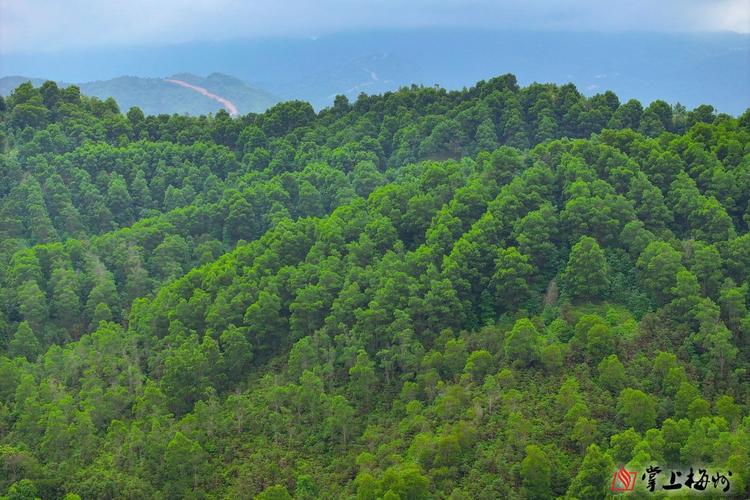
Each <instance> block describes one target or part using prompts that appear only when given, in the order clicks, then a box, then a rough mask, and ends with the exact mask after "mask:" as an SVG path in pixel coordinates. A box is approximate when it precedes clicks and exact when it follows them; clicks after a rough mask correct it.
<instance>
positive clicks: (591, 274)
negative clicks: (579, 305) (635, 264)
mask: <svg viewBox="0 0 750 500" xmlns="http://www.w3.org/2000/svg"><path fill="white" fill-rule="evenodd" d="M608 273H609V271H608V266H607V260H606V258H605V257H604V251H603V250H602V249H601V248H600V247H599V245H598V244H597V242H596V240H595V239H593V238H591V237H588V236H584V237H582V238H581V239H580V240H578V243H576V244H575V245H573V248H572V250H571V252H570V257H569V258H568V265H567V266H566V267H565V273H564V274H563V283H564V286H565V290H566V291H567V292H568V293H569V294H570V296H571V297H572V298H573V299H575V300H601V299H602V298H604V297H605V296H606V295H607V292H608V291H609V286H610V280H609V276H608Z"/></svg>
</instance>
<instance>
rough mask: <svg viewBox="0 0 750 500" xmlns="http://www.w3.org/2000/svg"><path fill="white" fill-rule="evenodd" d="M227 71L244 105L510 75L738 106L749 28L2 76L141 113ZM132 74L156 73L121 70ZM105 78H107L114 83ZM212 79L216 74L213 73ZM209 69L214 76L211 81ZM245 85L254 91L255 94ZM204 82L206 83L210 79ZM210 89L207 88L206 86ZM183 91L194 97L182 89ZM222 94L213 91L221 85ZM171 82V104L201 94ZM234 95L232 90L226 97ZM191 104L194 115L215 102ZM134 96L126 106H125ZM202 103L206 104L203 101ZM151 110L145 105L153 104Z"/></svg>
mask: <svg viewBox="0 0 750 500" xmlns="http://www.w3.org/2000/svg"><path fill="white" fill-rule="evenodd" d="M185 72H188V73H192V74H197V75H212V74H214V73H224V74H226V75H232V76H233V77H236V79H239V80H241V82H240V81H234V80H232V79H231V78H229V77H226V76H224V77H221V78H220V79H226V81H225V82H212V81H209V82H208V84H210V85H214V86H215V87H216V88H219V89H220V90H225V91H227V92H229V93H231V92H235V94H233V95H234V96H235V98H237V99H240V100H243V102H244V104H243V106H240V105H239V104H238V107H239V109H240V111H241V112H248V111H256V110H260V109H263V106H268V105H270V104H272V103H273V102H275V101H276V100H278V99H281V100H287V99H302V100H305V101H309V102H311V103H312V104H313V105H314V106H315V107H316V108H322V107H325V106H328V105H330V104H331V102H332V101H333V97H334V96H335V95H336V94H344V95H347V97H349V98H350V99H355V98H356V97H357V95H358V94H360V93H362V92H364V93H367V94H376V93H382V92H384V91H388V90H394V89H397V88H398V87H401V86H404V85H411V84H421V85H436V84H437V85H440V86H442V87H445V88H448V89H458V88H462V87H464V86H467V85H470V84H471V83H472V82H475V81H477V80H482V79H487V78H490V77H492V76H493V75H497V74H502V73H506V72H512V73H514V74H516V75H517V76H518V79H519V82H520V83H522V84H528V83H531V82H533V81H538V82H553V83H566V82H573V83H575V84H576V86H577V87H578V88H579V89H580V90H581V92H583V93H584V94H587V95H593V94H596V93H598V92H602V91H604V90H613V91H615V92H616V93H617V94H618V95H619V96H620V98H621V99H629V98H636V99H639V100H640V101H642V102H643V103H644V104H645V103H648V102H651V101H652V100H654V99H657V98H661V99H667V100H668V101H669V102H670V103H676V102H680V103H682V104H684V105H685V106H687V107H689V108H690V107H694V106H697V105H698V104H701V103H706V102H708V103H711V104H712V105H713V106H714V107H715V108H716V109H717V110H718V111H721V112H726V113H730V114H735V115H737V114H740V113H742V112H743V111H744V110H745V109H746V108H747V107H748V106H750V97H748V96H747V92H746V89H747V88H748V87H749V86H750V36H748V35H746V34H737V33H698V34H695V33H694V34H666V33H659V34H656V33H635V32H628V33H593V32H576V33H573V32H550V31H544V32H542V31H498V30H477V29H465V28H425V29H404V30H395V29H392V30H377V31H369V32H357V33H340V34H335V35H326V36H321V37H312V38H309V37H308V38H265V39H253V40H235V41H222V42H210V41H209V42H191V43H184V44H177V45H163V46H141V47H136V48H132V47H130V48H115V47H112V48H107V49H91V50H68V51H62V52H49V53H33V54H11V55H6V56H4V57H3V59H2V61H1V62H0V74H1V75H24V76H25V77H39V78H49V79H55V80H58V81H67V82H89V81H97V82H95V83H90V84H89V83H87V84H83V85H82V90H83V91H84V92H85V93H90V94H91V95H96V96H103V94H102V93H103V92H104V93H106V92H114V91H115V90H117V92H120V93H122V94H123V95H127V96H128V97H127V99H125V100H123V98H121V99H117V97H116V99H117V100H118V101H120V100H123V102H120V106H121V108H127V107H128V106H129V105H130V104H131V103H138V102H139V101H138V99H142V100H143V103H142V104H138V105H139V106H141V107H142V108H144V111H146V110H147V109H149V110H154V112H157V111H159V110H160V109H161V108H160V107H159V106H162V104H159V103H158V102H155V101H158V99H157V98H154V97H148V98H147V92H146V91H145V89H150V88H151V87H155V88H160V87H163V88H164V89H165V92H166V89H167V87H166V86H167V84H165V83H163V78H165V77H167V76H168V75H173V74H176V73H185ZM122 75H136V76H139V77H148V78H154V79H158V80H159V82H157V81H144V80H138V79H128V78H119V77H121V76H122ZM113 78H115V79H116V80H115V81H113V82H108V83H106V84H103V83H101V82H98V81H101V80H108V79H113ZM215 78H216V77H215ZM210 79H211V77H210V76H209V77H208V80H210ZM243 82H246V83H244V84H245V85H247V87H250V88H252V89H254V90H256V92H255V93H254V94H253V93H250V94H251V95H245V94H246V93H248V92H249V91H248V89H247V88H244V87H243ZM204 83H205V82H204ZM206 88H209V89H210V88H211V87H210V86H206ZM186 92H187V93H186ZM217 93H218V92H217ZM197 97H198V96H195V95H190V94H189V91H188V90H186V89H183V90H182V91H180V90H179V89H172V88H170V89H169V92H168V96H167V97H165V98H164V99H165V101H167V102H170V101H172V100H174V101H176V102H181V101H183V100H184V99H193V100H194V99H197ZM224 97H227V98H229V97H228V96H224ZM203 100H205V101H208V102H206V103H203V104H200V105H198V104H196V105H195V106H194V107H192V108H191V110H190V111H188V112H191V113H200V112H205V111H203V110H202V109H203V108H201V106H205V107H206V108H205V109H208V110H213V111H215V110H217V109H219V108H220V106H219V105H217V103H215V102H211V101H210V100H208V99H203ZM125 101H127V102H125ZM198 102H202V101H200V100H199V101H198ZM147 112H148V111H147Z"/></svg>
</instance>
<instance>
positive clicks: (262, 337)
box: [0, 75, 750, 500]
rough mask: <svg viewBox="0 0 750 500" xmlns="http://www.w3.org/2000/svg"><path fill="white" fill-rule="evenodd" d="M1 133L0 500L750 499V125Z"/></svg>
mask: <svg viewBox="0 0 750 500" xmlns="http://www.w3.org/2000/svg"><path fill="white" fill-rule="evenodd" d="M0 121H1V122H2V127H0V131H1V132H2V137H1V138H2V141H3V144H4V146H5V147H4V148H3V150H2V152H1V153H0V165H2V168H1V169H0V299H1V300H0V495H3V496H8V497H10V498H36V497H41V498H63V497H64V496H65V495H66V494H69V493H70V494H75V495H80V497H81V498H139V499H140V498H144V499H145V498H148V499H150V498H154V499H156V498H251V497H255V498H260V499H261V500H268V499H275V498H284V499H289V498H292V495H293V498H297V499H314V498H351V497H357V498H361V499H372V500H375V499H380V498H398V499H403V500H406V499H428V498H429V499H431V498H449V499H468V498H471V499H473V498H493V499H494V498H556V497H563V498H570V499H574V498H575V499H578V498H586V499H588V498H606V497H607V496H609V495H610V494H611V489H610V488H611V485H612V479H613V475H614V474H616V473H617V471H618V469H619V468H621V467H624V469H625V471H634V472H636V484H635V487H636V488H637V489H638V490H639V491H640V492H641V493H643V494H644V495H648V492H647V490H646V488H647V487H648V481H647V480H644V479H642V478H643V477H644V476H645V475H646V474H647V468H648V467H659V468H660V470H661V471H662V472H661V473H656V472H654V474H655V475H654V481H655V482H654V485H655V488H658V491H662V489H663V488H662V487H663V486H665V485H667V486H668V485H669V482H670V478H679V481H680V484H683V488H685V490H687V489H688V488H690V489H692V488H693V487H701V486H705V489H706V490H707V491H708V492H710V493H722V494H723V493H724V491H723V490H725V489H726V492H728V493H729V494H731V495H734V496H735V497H738V498H747V497H748V496H750V411H749V408H750V407H749V405H748V403H750V384H748V383H747V381H748V373H750V371H749V370H750V312H749V311H748V303H750V258H749V256H750V231H749V226H750V111H748V112H746V113H745V114H744V115H742V116H741V117H739V118H732V117H729V116H727V115H716V114H715V113H714V112H713V110H712V108H711V107H709V106H699V107H697V108H696V109H694V110H692V111H686V110H684V109H683V108H679V107H676V108H671V107H670V106H668V105H667V104H666V103H664V102H663V101H657V102H655V103H652V104H651V105H649V106H648V107H646V108H645V109H644V108H643V107H642V106H641V104H640V103H638V102H637V101H628V102H624V103H623V102H620V99H619V98H618V97H617V96H616V95H615V94H613V93H611V92H606V93H603V94H598V95H596V96H592V97H590V98H587V97H585V96H583V95H581V94H580V93H579V92H578V91H577V89H576V88H575V86H573V85H562V86H556V85H530V86H527V87H521V86H519V85H518V84H517V81H516V79H515V77H514V76H513V75H504V76H501V77H497V78H493V79H491V80H488V81H482V82H479V83H477V84H475V85H474V86H472V87H471V88H467V89H465V90H462V91H456V92H447V91H445V90H443V89H439V88H434V87H427V88H420V87H416V86H415V87H412V88H408V89H402V90H399V91H397V92H393V93H387V94H384V95H379V96H369V97H360V98H359V99H357V101H356V102H349V101H348V100H346V99H338V100H337V101H336V103H335V105H334V106H333V107H332V108H329V109H325V110H323V111H321V112H319V113H316V112H314V110H313V108H312V106H310V105H309V104H308V103H303V102H298V101H297V102H294V101H293V102H285V103H281V104H278V105H275V106H273V107H272V108H270V109H269V110H267V111H266V112H265V113H263V114H259V115H245V116H242V117H239V118H237V119H231V118H230V117H229V116H228V115H227V114H225V113H221V114H218V115H216V116H210V117H207V116H200V117H184V116H143V115H142V114H139V113H128V114H127V115H122V114H120V113H118V112H117V110H116V109H115V107H114V106H112V105H111V103H108V102H102V101H99V100H97V99H93V98H89V97H86V96H81V95H80V94H79V93H78V92H77V91H76V89H74V88H68V89H60V88H58V87H57V86H56V85H54V84H53V83H51V82H48V83H45V84H44V85H42V87H41V88H33V87H32V86H31V85H22V86H21V87H19V88H18V89H16V91H15V92H14V93H13V95H12V97H10V98H8V99H4V100H0ZM691 468H692V470H693V473H694V475H693V476H688V474H689V472H688V471H690V469H691ZM700 469H706V471H705V476H703V473H702V472H701V470H700ZM650 470H651V471H652V472H653V471H654V470H655V469H650ZM671 471H681V474H682V475H681V476H677V474H674V475H671V474H670V472H671ZM730 472H731V475H730ZM689 477H693V478H694V480H693V482H690V483H688V482H687V481H688V478H689ZM709 478H713V480H711V479H709Z"/></svg>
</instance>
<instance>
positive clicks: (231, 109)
mask: <svg viewBox="0 0 750 500" xmlns="http://www.w3.org/2000/svg"><path fill="white" fill-rule="evenodd" d="M166 81H168V82H169V83H174V84H175V85H179V86H180V87H185V88H186V89H190V90H194V91H196V92H198V93H199V94H200V95H203V96H206V97H208V98H209V99H213V100H214V101H217V102H219V103H220V104H221V105H222V106H224V108H226V110H227V112H228V113H229V115H230V116H239V114H240V112H239V111H238V110H237V106H235V105H234V103H233V102H232V101H230V100H229V99H225V98H223V97H221V96H220V95H216V94H214V93H213V92H209V91H208V90H207V89H206V88H204V87H199V86H197V85H193V84H191V83H188V82H184V81H182V80H174V79H172V78H167V79H166Z"/></svg>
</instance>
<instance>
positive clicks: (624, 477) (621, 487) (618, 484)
mask: <svg viewBox="0 0 750 500" xmlns="http://www.w3.org/2000/svg"><path fill="white" fill-rule="evenodd" d="M636 476H637V473H636V472H630V471H627V470H625V467H624V466H623V467H620V470H618V471H617V472H615V474H614V476H613V477H612V491H633V489H634V488H635V478H636Z"/></svg>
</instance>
